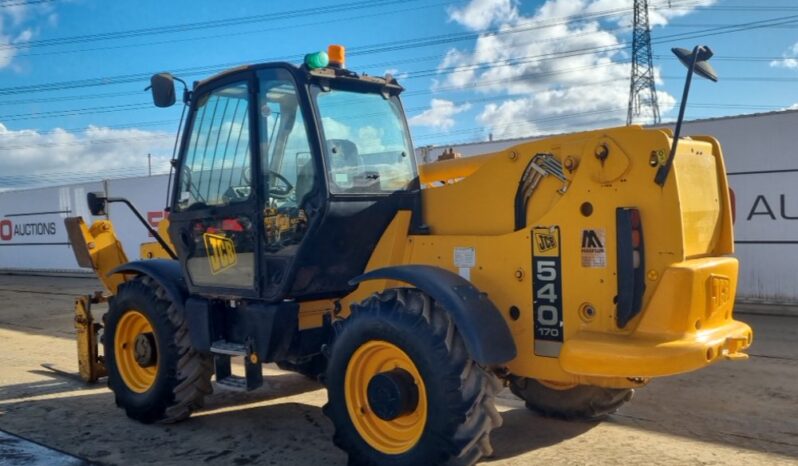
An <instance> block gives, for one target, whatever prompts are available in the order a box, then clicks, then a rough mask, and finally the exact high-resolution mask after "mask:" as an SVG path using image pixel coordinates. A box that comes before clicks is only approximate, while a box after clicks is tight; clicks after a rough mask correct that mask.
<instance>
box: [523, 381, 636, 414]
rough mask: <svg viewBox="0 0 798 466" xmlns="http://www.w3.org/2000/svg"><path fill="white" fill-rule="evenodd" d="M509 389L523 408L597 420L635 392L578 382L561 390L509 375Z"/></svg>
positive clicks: (627, 389) (630, 397)
mask: <svg viewBox="0 0 798 466" xmlns="http://www.w3.org/2000/svg"><path fill="white" fill-rule="evenodd" d="M510 391H512V392H513V393H514V394H515V395H516V396H517V397H519V398H521V399H522V400H524V401H525V402H526V407H527V408H528V409H531V410H532V411H536V412H538V413H540V414H542V415H544V416H549V417H556V418H560V419H584V420H597V419H601V418H604V417H606V416H607V415H609V414H612V413H614V412H615V411H616V410H617V409H618V408H620V407H621V405H622V404H624V403H626V402H627V401H630V400H631V399H632V396H633V395H634V390H633V389H631V388H604V387H596V386H593V385H577V386H575V387H572V388H567V389H564V390H557V389H554V388H550V387H547V386H545V385H543V384H541V383H540V382H538V381H537V380H535V379H529V378H526V377H515V376H512V377H511V378H510Z"/></svg>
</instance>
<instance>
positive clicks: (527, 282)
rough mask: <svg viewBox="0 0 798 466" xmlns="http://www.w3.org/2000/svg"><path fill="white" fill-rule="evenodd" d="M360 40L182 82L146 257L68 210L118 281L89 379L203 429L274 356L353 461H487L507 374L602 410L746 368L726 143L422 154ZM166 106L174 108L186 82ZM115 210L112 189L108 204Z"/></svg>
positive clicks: (81, 342)
mask: <svg viewBox="0 0 798 466" xmlns="http://www.w3.org/2000/svg"><path fill="white" fill-rule="evenodd" d="M702 50H704V49H702ZM707 51H708V49H705V50H704V52H702V53H704V55H703V58H702V56H699V53H698V49H696V51H695V52H694V53H693V55H692V56H691V57H688V60H687V61H688V62H689V61H691V60H692V61H691V72H690V74H691V75H692V70H693V68H696V69H698V68H700V67H702V66H705V65H706V64H705V60H706V58H707V57H706V55H707V53H705V52H707ZM343 52H344V51H343V48H342V47H340V46H331V47H330V49H329V55H327V54H325V53H323V52H319V53H316V54H311V55H308V56H307V57H306V60H305V63H304V64H303V65H302V66H300V67H297V66H294V65H290V64H286V63H268V64H262V65H253V66H243V67H240V68H236V69H232V70H229V71H225V72H223V73H221V74H219V75H216V76H214V77H212V78H210V79H207V80H204V81H199V82H196V83H194V86H193V88H192V89H191V90H188V89H184V92H183V101H184V103H185V104H186V107H187V108H188V117H187V120H186V127H185V129H184V131H182V133H179V134H182V136H181V139H180V145H179V150H178V151H177V155H176V157H175V159H174V163H173V165H174V167H175V170H176V173H175V177H174V185H173V187H172V188H171V191H170V202H169V205H170V206H169V211H170V215H169V218H168V221H164V222H162V223H161V224H160V226H159V231H152V233H153V234H154V236H155V238H156V239H157V241H156V242H154V243H152V244H144V245H142V249H141V257H143V258H144V259H142V260H136V261H128V259H127V256H126V254H125V252H124V251H123V250H122V247H121V245H120V243H119V242H118V240H117V239H116V236H115V234H114V229H113V226H112V225H111V223H110V222H109V221H108V220H99V221H96V222H95V223H94V224H93V225H92V226H91V227H88V226H87V225H86V224H84V222H83V220H82V219H81V218H79V217H77V218H70V219H67V226H68V230H69V232H70V239H71V242H72V245H73V247H74V251H75V254H76V257H77V259H78V262H79V263H80V264H81V265H82V266H85V267H92V268H93V269H94V270H95V271H96V273H97V276H98V277H99V279H100V280H101V281H102V282H103V284H104V286H105V288H106V290H105V293H98V294H96V295H94V296H93V297H90V296H87V297H83V298H80V299H78V302H77V306H76V327H77V328H78V346H79V359H80V370H81V374H82V376H83V377H84V378H85V379H86V380H96V379H97V378H99V377H102V376H104V375H106V374H107V378H108V385H109V387H110V388H111V389H112V390H113V392H114V395H115V397H116V403H117V404H118V405H119V406H120V407H121V408H123V409H124V410H125V411H126V413H127V415H128V416H130V417H131V418H133V419H136V420H139V421H142V422H155V421H162V422H173V421H179V420H182V419H185V418H187V417H188V416H189V415H190V414H191V412H192V410H195V409H197V408H200V407H201V406H202V402H203V397H205V396H206V395H208V394H210V393H211V391H212V385H211V378H212V376H214V374H215V377H216V383H217V384H219V385H227V386H233V387H238V388H241V389H248V390H251V389H254V388H257V387H258V386H260V385H261V384H262V381H263V375H262V371H261V364H263V363H269V362H275V363H277V364H278V365H279V366H280V367H283V368H288V369H291V370H295V371H298V372H300V373H303V374H305V375H307V376H309V377H312V378H314V379H318V380H319V381H320V382H321V383H323V384H324V386H325V387H326V389H327V393H328V402H327V404H326V406H325V407H324V413H325V414H326V415H327V416H328V417H329V418H330V420H331V421H332V423H333V425H334V427H335V435H334V437H333V441H334V442H335V444H336V445H338V446H339V447H341V448H342V449H344V450H345V451H346V452H347V453H348V454H349V458H350V461H351V462H352V463H353V464H379V465H382V464H395V465H419V464H425V465H432V464H441V463H445V462H454V463H458V464H472V463H474V462H476V461H477V460H479V459H480V458H481V457H483V456H484V455H488V454H490V453H491V446H490V438H489V437H490V433H491V431H492V430H493V429H494V428H496V427H497V426H499V425H500V424H501V416H500V415H499V413H498V412H497V410H496V408H495V406H494V398H495V396H496V394H497V393H498V392H499V390H501V389H502V387H503V386H509V388H510V389H511V390H512V392H513V393H515V394H516V395H517V396H519V397H520V398H522V399H523V400H525V402H526V405H527V407H529V408H530V409H533V410H537V411H539V412H542V413H544V414H547V415H554V416H561V417H566V418H596V417H600V416H603V415H606V414H608V413H611V412H613V411H614V410H616V409H617V408H618V407H619V406H620V405H621V404H623V403H624V402H625V401H628V400H629V399H630V398H631V395H632V390H633V389H635V388H639V387H643V386H644V385H646V384H647V383H648V382H649V381H650V380H652V379H653V378H655V377H661V376H667V375H672V374H679V373H684V372H688V371H692V370H695V369H700V368H702V367H705V366H708V365H710V364H712V363H714V362H716V361H718V360H722V359H744V358H745V357H746V356H745V354H744V353H742V350H743V349H745V348H747V347H748V346H749V345H750V344H751V340H752V331H751V329H750V328H749V327H748V326H747V325H745V324H743V323H741V322H738V321H736V320H734V319H733V318H732V308H733V305H734V296H735V288H736V285H737V274H738V272H737V268H738V265H737V260H736V259H735V258H733V257H731V256H730V255H731V254H732V252H733V244H734V243H733V232H732V213H731V205H730V200H729V198H730V195H729V188H728V186H727V180H726V174H725V170H724V165H723V157H722V154H721V148H720V145H719V144H718V142H717V141H716V140H715V139H713V138H711V137H707V136H700V137H697V136H693V137H691V138H683V139H682V140H679V138H678V137H677V138H674V137H673V135H672V133H671V132H670V131H669V130H667V129H648V130H644V129H642V128H641V127H639V126H629V127H621V128H612V129H604V130H598V131H589V132H583V133H576V134H568V135H561V136H554V137H549V138H545V139H541V140H537V141H533V142H526V143H521V144H519V145H516V146H514V147H511V148H508V149H506V150H502V151H499V152H496V153H492V154H485V155H481V156H476V157H468V158H459V159H457V158H455V159H451V160H446V161H441V162H437V163H430V164H426V165H422V166H417V165H416V161H415V157H414V149H413V145H412V143H411V139H410V133H409V131H408V128H407V124H406V121H405V116H404V113H403V110H402V105H401V103H400V100H399V95H400V93H401V92H402V90H403V88H402V87H401V86H400V85H399V84H398V83H397V81H396V80H395V79H394V78H392V77H391V76H389V75H388V76H385V77H372V76H367V75H365V74H358V73H355V72H352V71H349V70H347V69H346V68H345V66H344V55H343ZM686 52H687V53H688V55H689V51H686ZM708 53H709V55H711V52H708ZM697 67H698V68H697ZM701 69H704V68H701ZM697 72H699V73H700V72H701V71H700V70H699V71H697ZM152 93H153V97H154V101H155V104H156V105H157V106H169V105H172V104H173V103H174V102H175V100H176V92H175V87H174V78H173V77H172V76H171V75H169V74H167V73H162V74H158V75H155V76H153V78H152ZM685 100H686V99H683V101H682V104H683V105H684V101H685ZM181 121H182V120H181ZM679 123H681V121H680V122H679ZM677 131H678V129H677ZM677 142H678V146H677ZM663 171H664V172H665V173H664V175H662V174H660V173H661V172H663ZM655 178H656V180H655ZM113 202H127V201H125V200H124V199H114V198H106V197H105V196H104V195H103V194H91V195H89V204H90V208H91V210H92V213H93V214H94V215H103V214H104V213H105V212H106V209H107V205H108V203H113ZM128 204H129V203H128ZM130 207H131V208H132V207H133V206H130ZM133 210H134V211H135V209H133ZM144 223H146V222H144ZM106 298H107V299H108V301H109V307H108V311H107V313H106V314H105V315H104V316H103V318H102V323H101V324H100V323H99V322H95V321H94V319H93V316H92V313H91V304H92V303H96V302H99V301H103V300H105V299H106ZM100 330H102V338H101V340H102V343H103V348H104V350H103V352H102V353H103V354H102V355H100V351H99V349H98V344H97V342H98V339H99V336H98V332H99V331H100ZM233 357H241V358H243V365H244V374H245V376H244V377H237V376H235V375H233V373H232V372H233V371H232V370H231V358H233ZM530 435H534V434H530Z"/></svg>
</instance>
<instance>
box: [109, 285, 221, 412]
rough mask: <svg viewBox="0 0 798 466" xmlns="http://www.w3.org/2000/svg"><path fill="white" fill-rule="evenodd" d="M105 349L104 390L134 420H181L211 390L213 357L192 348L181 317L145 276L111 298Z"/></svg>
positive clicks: (161, 289) (178, 311)
mask: <svg viewBox="0 0 798 466" xmlns="http://www.w3.org/2000/svg"><path fill="white" fill-rule="evenodd" d="M104 347H105V359H106V362H107V364H108V386H109V387H110V388H111V390H113V392H114V396H115V398H116V404H117V406H119V407H121V408H123V409H124V410H125V412H126V413H127V415H128V416H129V417H131V418H133V419H136V420H138V421H141V422H144V423H150V422H155V421H162V422H176V421H180V420H183V419H185V418H187V417H188V416H189V415H190V414H191V411H192V410H193V409H196V408H199V407H201V406H202V401H203V397H204V396H205V395H207V394H210V393H211V391H212V388H211V375H212V374H213V361H212V359H211V358H210V357H209V356H206V355H203V354H200V353H197V352H196V351H195V350H194V349H193V348H192V347H191V343H190V341H189V335H188V326H187V324H186V321H185V317H184V316H183V313H182V312H181V311H180V310H179V309H178V308H177V307H176V306H175V304H174V303H173V302H171V301H170V299H169V297H168V296H167V295H166V291H165V290H164V289H163V288H162V287H161V286H159V285H158V284H157V283H155V281H153V280H152V279H151V278H149V277H139V278H136V279H134V280H131V281H128V282H125V283H123V284H122V285H120V286H119V289H118V290H117V294H116V295H115V296H114V297H112V298H111V300H110V304H109V307H108V313H107V314H106V315H105V336H104Z"/></svg>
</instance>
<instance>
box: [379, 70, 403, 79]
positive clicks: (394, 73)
mask: <svg viewBox="0 0 798 466" xmlns="http://www.w3.org/2000/svg"><path fill="white" fill-rule="evenodd" d="M384 74H390V75H391V76H393V77H394V78H396V79H405V78H407V76H408V74H407V71H399V69H398V68H388V69H387V70H385V73H384Z"/></svg>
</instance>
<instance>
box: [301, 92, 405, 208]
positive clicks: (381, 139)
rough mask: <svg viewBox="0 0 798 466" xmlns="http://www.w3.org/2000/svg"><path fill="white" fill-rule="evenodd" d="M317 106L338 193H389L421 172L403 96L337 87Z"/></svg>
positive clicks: (333, 188)
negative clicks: (403, 111) (403, 104)
mask: <svg viewBox="0 0 798 466" xmlns="http://www.w3.org/2000/svg"><path fill="white" fill-rule="evenodd" d="M315 94H316V105H317V107H318V110H319V115H320V116H321V126H322V130H323V134H324V139H325V148H324V157H325V162H326V165H327V171H328V175H329V180H330V191H331V192H332V193H357V194H360V193H389V192H394V191H399V190H404V189H407V187H408V185H409V184H410V182H411V181H412V180H413V179H414V178H415V177H416V168H415V165H414V163H413V146H412V144H411V142H410V136H409V133H408V131H407V126H406V124H405V120H404V117H403V114H402V109H401V106H400V104H399V99H398V98H396V97H391V98H388V99H385V98H383V97H382V95H380V94H365V93H359V92H349V91H343V90H337V89H332V90H329V91H326V92H323V91H318V92H316V93H315Z"/></svg>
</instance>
